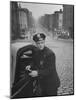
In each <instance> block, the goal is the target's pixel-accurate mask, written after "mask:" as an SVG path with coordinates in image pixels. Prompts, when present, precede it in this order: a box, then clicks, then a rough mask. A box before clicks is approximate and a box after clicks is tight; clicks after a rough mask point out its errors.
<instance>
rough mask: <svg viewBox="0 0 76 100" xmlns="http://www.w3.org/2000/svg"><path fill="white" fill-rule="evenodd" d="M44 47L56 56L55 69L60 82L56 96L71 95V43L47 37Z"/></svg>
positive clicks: (70, 41)
mask: <svg viewBox="0 0 76 100" xmlns="http://www.w3.org/2000/svg"><path fill="white" fill-rule="evenodd" d="M46 45H47V46H48V47H49V48H50V49H52V50H53V51H54V53H55V54H56V69H57V72H58V75H59V78H60V82H61V85H60V87H59V89H58V95H68V94H73V81H74V80H73V74H74V73H73V41H72V40H65V39H63V40H62V39H59V40H53V39H50V38H49V37H47V39H46Z"/></svg>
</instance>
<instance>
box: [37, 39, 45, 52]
mask: <svg viewBox="0 0 76 100" xmlns="http://www.w3.org/2000/svg"><path fill="white" fill-rule="evenodd" d="M36 45H37V47H38V48H39V49H40V50H43V49H44V46H45V40H41V41H38V42H36Z"/></svg>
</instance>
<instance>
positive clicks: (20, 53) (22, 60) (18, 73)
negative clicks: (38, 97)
mask: <svg viewBox="0 0 76 100" xmlns="http://www.w3.org/2000/svg"><path fill="white" fill-rule="evenodd" d="M31 45H32V43H30V42H21V41H20V42H19V41H18V42H15V43H11V70H10V71H11V77H10V81H11V98H16V97H24V96H26V95H27V94H29V93H28V86H29V85H28V86H26V87H25V88H26V89H25V90H26V91H25V90H21V89H22V88H23V86H24V85H25V84H30V82H29V77H27V73H25V70H24V69H25V67H26V66H27V65H29V64H30V63H31V61H32V50H31V49H29V50H27V51H25V49H26V48H27V47H28V46H31ZM25 92H26V95H24V93H25Z"/></svg>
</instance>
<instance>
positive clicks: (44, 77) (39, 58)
mask: <svg viewBox="0 0 76 100" xmlns="http://www.w3.org/2000/svg"><path fill="white" fill-rule="evenodd" d="M45 38H46V36H45V34H43V33H38V34H35V35H34V36H33V40H34V41H35V44H36V47H37V48H38V50H37V52H36V53H35V55H34V68H33V70H32V71H31V72H30V73H29V75H30V76H31V77H33V78H37V80H38V81H37V82H38V84H39V85H38V88H40V89H38V88H37V90H39V91H40V96H56V95H57V90H58V87H59V86H60V80H59V77H58V74H57V71H56V64H55V63H56V57H55V54H54V52H53V51H52V50H50V49H49V48H48V47H46V46H45ZM35 96H36V95H35Z"/></svg>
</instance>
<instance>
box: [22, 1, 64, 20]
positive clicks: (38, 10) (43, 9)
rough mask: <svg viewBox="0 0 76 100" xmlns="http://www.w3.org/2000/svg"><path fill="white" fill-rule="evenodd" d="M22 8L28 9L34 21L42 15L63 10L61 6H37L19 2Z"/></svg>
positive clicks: (36, 4)
mask: <svg viewBox="0 0 76 100" xmlns="http://www.w3.org/2000/svg"><path fill="white" fill-rule="evenodd" d="M20 5H21V7H22V8H28V9H29V11H31V12H32V15H33V17H34V18H35V19H38V18H39V17H40V16H43V15H44V14H53V13H54V12H55V11H59V10H60V9H63V7H62V5H58V4H57V5H56V4H38V3H24V2H23V3H22V2H20Z"/></svg>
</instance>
